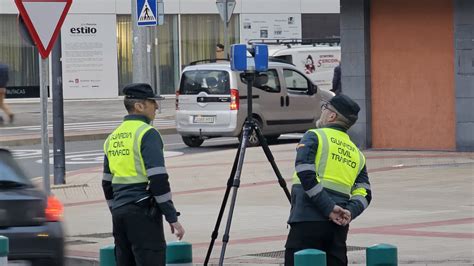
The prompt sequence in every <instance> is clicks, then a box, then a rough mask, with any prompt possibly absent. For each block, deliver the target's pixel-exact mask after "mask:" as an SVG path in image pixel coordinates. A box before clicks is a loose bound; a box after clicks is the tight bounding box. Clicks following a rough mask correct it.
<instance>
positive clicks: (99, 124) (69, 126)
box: [1, 118, 176, 131]
mask: <svg viewBox="0 0 474 266" xmlns="http://www.w3.org/2000/svg"><path fill="white" fill-rule="evenodd" d="M122 122H123V121H119V120H117V121H95V122H78V123H66V124H64V130H74V129H81V128H98V129H104V128H114V127H116V126H118V125H120V124H121V123H122ZM153 125H155V126H157V125H162V126H165V125H170V126H171V125H173V126H174V125H176V122H175V120H174V119H164V118H157V119H155V120H154V121H153ZM52 128H53V126H52V125H48V129H52ZM1 129H2V130H27V131H35V130H40V129H41V126H40V125H38V126H13V127H2V128H1Z"/></svg>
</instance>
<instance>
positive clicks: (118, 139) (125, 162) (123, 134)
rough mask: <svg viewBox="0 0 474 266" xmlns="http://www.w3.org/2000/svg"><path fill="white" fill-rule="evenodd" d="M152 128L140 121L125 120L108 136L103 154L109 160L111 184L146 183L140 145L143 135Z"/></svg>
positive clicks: (146, 178)
mask: <svg viewBox="0 0 474 266" xmlns="http://www.w3.org/2000/svg"><path fill="white" fill-rule="evenodd" d="M152 128H153V127H152V126H150V125H149V124H147V123H145V122H143V121H140V120H126V121H124V122H123V123H122V124H121V125H120V126H119V127H118V128H117V129H115V130H114V131H113V132H112V134H110V135H109V137H108V138H107V140H106V141H105V143H104V152H105V154H106V155H107V159H108V160H109V168H110V172H111V174H112V176H113V178H112V184H135V183H144V182H148V177H147V173H146V169H145V163H144V162H143V158H142V154H141V144H142V138H143V135H145V133H146V132H147V131H148V130H150V129H152Z"/></svg>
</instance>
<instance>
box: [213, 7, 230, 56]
mask: <svg viewBox="0 0 474 266" xmlns="http://www.w3.org/2000/svg"><path fill="white" fill-rule="evenodd" d="M216 5H217V10H219V14H220V15H221V19H222V21H223V22H224V55H225V56H226V57H228V56H227V55H228V54H229V51H230V50H229V37H228V26H229V22H230V19H231V17H232V13H234V8H235V0H217V2H216Z"/></svg>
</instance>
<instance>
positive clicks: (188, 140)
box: [181, 136, 204, 148]
mask: <svg viewBox="0 0 474 266" xmlns="http://www.w3.org/2000/svg"><path fill="white" fill-rule="evenodd" d="M181 138H182V139H183V142H184V144H186V145H188V146H189V147H192V148H196V147H199V146H201V144H202V143H203V142H204V140H203V139H202V138H200V137H195V136H187V137H185V136H182V137H181Z"/></svg>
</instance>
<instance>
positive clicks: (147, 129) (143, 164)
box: [102, 83, 184, 266]
mask: <svg viewBox="0 0 474 266" xmlns="http://www.w3.org/2000/svg"><path fill="white" fill-rule="evenodd" d="M123 92H124V94H125V98H124V105H125V108H126V109H127V111H128V115H127V116H125V118H124V121H123V123H122V124H121V125H120V126H119V127H117V128H116V129H115V130H114V131H113V132H112V134H110V135H109V137H108V138H107V140H106V141H105V143H104V153H105V156H104V171H103V172H104V173H103V179H102V188H103V190H104V194H105V199H106V200H107V204H108V206H109V208H110V210H111V213H112V221H113V235H114V239H115V256H116V260H117V265H118V266H133V265H140V266H141V265H165V256H166V241H165V237H164V232H163V218H162V216H163V215H164V216H165V219H166V221H167V222H168V223H169V224H170V226H171V232H172V233H174V234H176V236H177V237H178V238H179V239H181V238H182V237H183V235H184V229H183V227H182V226H181V224H180V223H179V222H178V213H177V212H176V209H175V207H174V205H173V201H172V199H171V190H170V184H169V182H168V173H167V171H166V167H165V160H164V156H163V147H164V145H163V140H162V139H161V136H160V134H159V133H158V131H157V130H156V129H155V128H153V127H152V126H151V125H150V124H151V122H152V121H153V120H154V119H155V112H156V110H157V109H158V103H157V102H156V100H159V99H161V97H159V96H156V95H155V94H154V93H153V90H152V88H151V86H150V85H148V84H145V83H135V84H130V85H127V86H126V87H125V88H124V89H123Z"/></svg>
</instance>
